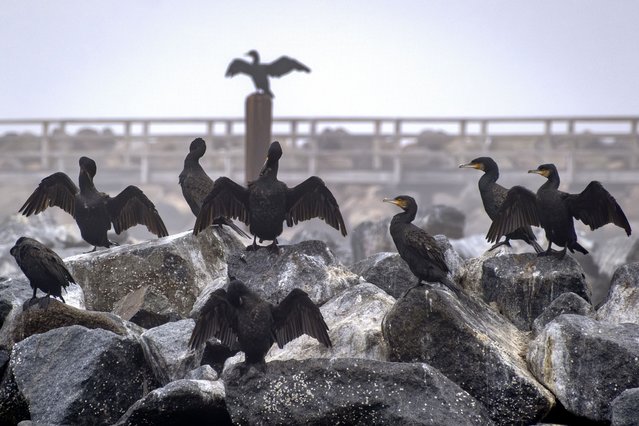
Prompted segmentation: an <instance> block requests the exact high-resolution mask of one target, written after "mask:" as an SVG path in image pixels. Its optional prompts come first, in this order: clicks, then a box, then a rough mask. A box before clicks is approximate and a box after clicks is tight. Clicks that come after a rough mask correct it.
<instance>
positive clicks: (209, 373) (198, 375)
mask: <svg viewBox="0 0 639 426" xmlns="http://www.w3.org/2000/svg"><path fill="white" fill-rule="evenodd" d="M184 378H185V379H188V380H210V381H215V380H217V379H218V378H219V377H218V375H217V372H216V371H215V370H214V369H213V368H212V367H211V366H210V365H200V366H199V367H198V368H195V369H193V370H191V371H189V372H188V373H186V375H185V376H184Z"/></svg>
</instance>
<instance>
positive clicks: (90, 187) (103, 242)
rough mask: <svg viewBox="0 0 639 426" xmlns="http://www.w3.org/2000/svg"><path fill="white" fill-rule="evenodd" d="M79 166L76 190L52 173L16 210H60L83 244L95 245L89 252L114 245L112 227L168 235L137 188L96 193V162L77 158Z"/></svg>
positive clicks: (61, 175)
mask: <svg viewBox="0 0 639 426" xmlns="http://www.w3.org/2000/svg"><path fill="white" fill-rule="evenodd" d="M79 164H80V176H79V177H78V181H79V183H80V188H79V189H78V187H77V186H75V184H74V183H73V181H71V179H70V178H69V176H67V175H66V174H65V173H62V172H57V173H54V174H52V175H50V176H47V177H45V178H44V179H42V181H41V182H40V185H38V187H37V188H36V189H35V191H33V194H31V195H30V196H29V198H28V199H27V201H26V202H25V203H24V204H23V206H22V207H20V210H19V211H20V212H21V213H22V214H23V215H25V216H31V215H32V214H38V213H40V212H41V211H44V210H46V208H47V207H51V206H57V207H60V208H61V209H62V210H64V211H65V212H67V213H69V214H70V215H72V216H73V218H74V219H75V221H76V223H77V224H78V228H80V234H81V235H82V238H83V239H84V241H86V242H87V243H89V244H91V245H93V246H94V247H93V250H92V251H95V250H96V249H97V248H98V246H100V247H107V248H108V247H111V246H112V245H117V244H116V243H114V242H112V241H109V239H108V238H107V231H108V230H109V229H111V224H113V228H114V229H115V232H116V234H119V233H121V232H122V231H124V230H127V229H129V228H130V227H132V226H135V225H146V228H147V229H148V230H149V231H150V232H151V233H153V234H155V235H157V236H158V237H166V236H167V235H169V233H168V232H167V230H166V226H164V222H162V218H160V215H159V214H158V212H157V210H156V209H155V205H154V204H153V203H152V202H151V200H149V199H148V198H147V196H146V195H144V193H143V192H142V191H141V190H140V188H138V187H137V186H133V185H129V186H127V187H126V188H125V189H124V190H123V191H122V192H120V193H119V194H118V195H117V196H115V197H114V198H111V197H110V196H109V195H107V194H105V193H104V192H99V191H98V190H97V189H96V188H95V185H94V184H93V178H94V177H95V174H96V171H97V167H96V164H95V161H93V160H92V159H90V158H88V157H80V161H79Z"/></svg>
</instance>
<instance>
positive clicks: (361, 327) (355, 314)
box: [266, 283, 395, 362]
mask: <svg viewBox="0 0 639 426" xmlns="http://www.w3.org/2000/svg"><path fill="white" fill-rule="evenodd" d="M394 303H395V299H393V298H392V297H390V296H389V295H387V294H386V293H384V292H383V291H382V290H380V289H379V288H377V287H376V286H374V285H372V284H369V283H362V284H358V285H356V286H354V287H351V288H349V289H347V290H345V291H344V292H342V293H341V294H339V295H338V296H335V297H334V298H333V299H331V300H329V301H328V302H326V303H325V304H324V305H323V306H322V307H321V308H320V311H321V312H322V316H323V317H324V320H325V321H326V324H327V325H328V328H329V332H328V335H329V337H330V338H331V343H332V344H333V347H332V348H326V347H324V346H323V345H322V344H320V343H319V342H318V341H317V340H315V339H314V338H312V337H309V336H301V337H298V338H297V339H295V340H293V341H292V342H289V343H287V344H286V345H285V346H284V348H283V349H279V348H278V347H277V345H273V347H272V348H271V350H270V351H269V353H268V354H267V357H266V361H267V362H269V361H272V360H287V359H298V360H299V359H306V358H367V359H376V360H386V359H387V357H388V354H387V349H386V344H385V342H384V340H383V338H382V328H381V324H382V319H383V318H384V315H386V312H388V311H389V310H390V309H391V307H392V306H393V304H394Z"/></svg>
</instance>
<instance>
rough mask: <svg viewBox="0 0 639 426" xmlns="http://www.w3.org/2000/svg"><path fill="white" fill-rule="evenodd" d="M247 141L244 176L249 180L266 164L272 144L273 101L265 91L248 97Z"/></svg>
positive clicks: (255, 177) (253, 178) (245, 120)
mask: <svg viewBox="0 0 639 426" xmlns="http://www.w3.org/2000/svg"><path fill="white" fill-rule="evenodd" d="M244 122H245V125H246V129H245V134H246V143H245V154H244V160H245V162H244V176H245V178H246V181H247V182H250V181H252V180H255V179H257V177H258V176H259V174H260V170H261V168H262V166H263V165H264V160H265V159H266V153H267V152H268V147H269V145H270V144H271V124H272V122H273V102H272V100H271V97H270V96H268V95H265V94H263V93H253V94H252V95H250V96H249V97H248V98H246V111H245V116H244Z"/></svg>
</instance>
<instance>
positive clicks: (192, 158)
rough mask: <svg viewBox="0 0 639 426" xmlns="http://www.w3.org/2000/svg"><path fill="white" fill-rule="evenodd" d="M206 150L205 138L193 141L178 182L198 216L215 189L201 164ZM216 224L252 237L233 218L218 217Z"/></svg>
mask: <svg viewBox="0 0 639 426" xmlns="http://www.w3.org/2000/svg"><path fill="white" fill-rule="evenodd" d="M205 152H206V142H204V139H202V138H197V139H194V140H193V142H191V145H190V147H189V153H188V154H187V155H186V158H185V159H184V168H183V169H182V172H181V173H180V176H179V179H178V183H179V184H180V187H181V188H182V195H183V196H184V199H185V200H186V202H187V204H188V205H189V207H190V208H191V211H192V212H193V214H194V215H195V217H197V215H198V214H199V213H200V207H202V202H203V201H204V198H206V196H207V195H208V194H209V192H211V189H213V180H212V179H211V178H210V177H209V175H207V174H206V172H205V171H204V169H203V168H202V166H201V165H200V158H202V156H203V155H204V153H205ZM213 224H214V225H219V226H222V225H226V226H228V227H230V228H231V229H233V230H234V231H235V232H237V233H238V234H239V235H241V236H242V237H246V238H250V237H249V236H248V235H247V234H246V232H244V231H242V230H241V229H240V228H239V227H238V226H237V225H236V224H235V223H233V221H232V220H230V219H227V218H225V217H218V218H216V219H215V220H213Z"/></svg>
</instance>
